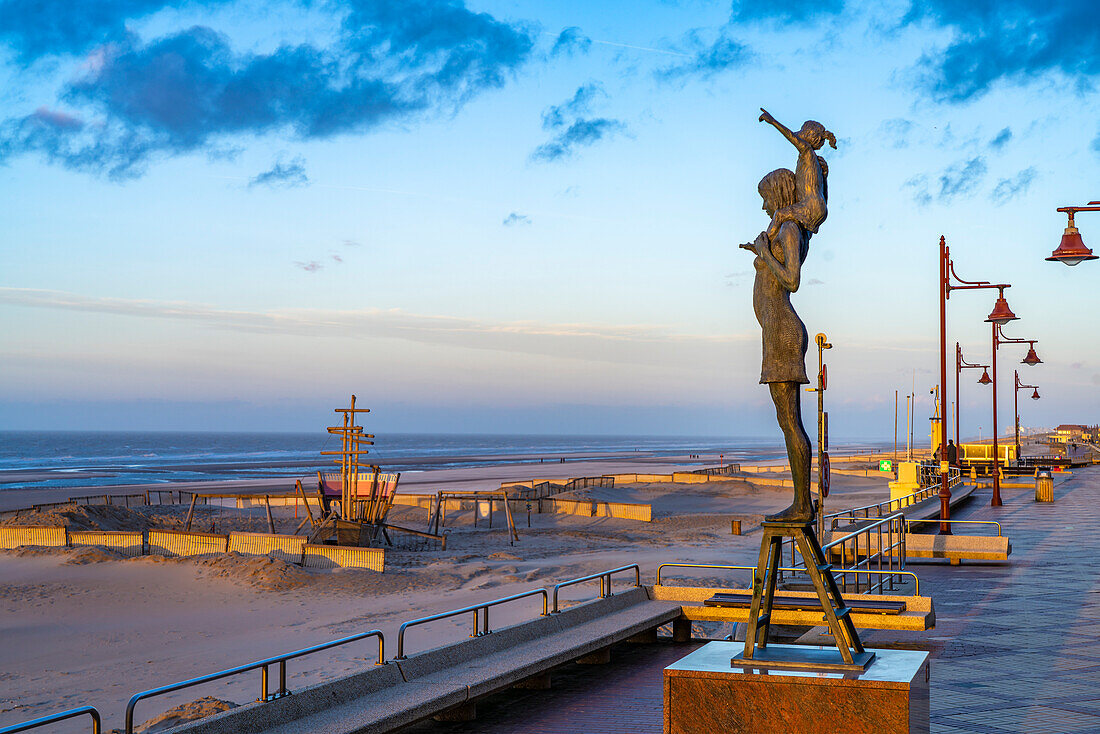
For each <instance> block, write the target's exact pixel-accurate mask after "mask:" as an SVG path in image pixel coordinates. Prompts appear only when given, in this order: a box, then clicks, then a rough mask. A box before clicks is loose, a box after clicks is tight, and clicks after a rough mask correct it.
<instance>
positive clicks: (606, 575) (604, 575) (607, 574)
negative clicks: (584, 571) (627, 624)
mask: <svg viewBox="0 0 1100 734" xmlns="http://www.w3.org/2000/svg"><path fill="white" fill-rule="evenodd" d="M630 569H634V586H635V588H637V587H639V586H641V585H642V571H641V569H640V568H638V564H637V563H632V564H630V565H629V566H619V567H618V568H612V569H610V570H608V571H601V572H600V573H593V574H590V575H588V576H581V577H580V578H579V579H570V580H569V581H562V582H561V583H560V584H557V585H556V586H555V587H554V610H553V613H554V614H557V613H558V611H559V610H558V590H559V589H564V588H565V587H566V586H575V585H576V584H581V583H584V582H585V581H595V580H596V579H599V580H600V597H599V598H601V599H604V598H606V597H609V596H611V595H612V593H611V574H613V573H619V572H621V571H629V570H630ZM604 579H606V580H607V584H606V586H605V585H604ZM605 589H606V591H605Z"/></svg>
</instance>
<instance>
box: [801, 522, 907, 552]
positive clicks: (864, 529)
mask: <svg viewBox="0 0 1100 734" xmlns="http://www.w3.org/2000/svg"><path fill="white" fill-rule="evenodd" d="M868 519H870V518H868ZM891 520H905V515H903V514H902V513H900V512H895V513H894V514H893V515H887V516H886V517H879V518H876V519H875V521H874V522H872V523H870V524H869V525H867V526H865V527H862V528H860V529H859V530H855V531H853V532H851V533H848V534H847V535H842V536H841V537H839V538H837V539H836V540H833V541H830V542H828V543H826V544H825V545H823V546H821V552H822V553H828V552H829V549H830V548H832V547H833V546H836V545H842V544H843V543H844V541H846V540H849V539H851V538H854V537H856V536H857V535H863V534H864V533H866V532H867V531H868V530H870V529H871V528H873V527H877V526H879V525H882V524H883V523H886V522H889V521H891Z"/></svg>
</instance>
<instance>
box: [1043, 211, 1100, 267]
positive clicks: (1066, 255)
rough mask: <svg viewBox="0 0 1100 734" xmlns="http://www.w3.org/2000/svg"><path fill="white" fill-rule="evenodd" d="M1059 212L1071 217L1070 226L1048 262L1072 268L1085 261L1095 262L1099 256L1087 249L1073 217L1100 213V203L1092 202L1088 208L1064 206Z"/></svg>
mask: <svg viewBox="0 0 1100 734" xmlns="http://www.w3.org/2000/svg"><path fill="white" fill-rule="evenodd" d="M1058 211H1060V212H1065V213H1066V214H1068V215H1069V224H1068V225H1067V226H1066V231H1065V232H1064V233H1062V241H1061V242H1060V243H1059V244H1058V249H1056V250H1055V251H1054V252H1052V253H1050V257H1048V258H1047V260H1049V261H1050V262H1062V263H1065V264H1066V265H1070V266H1072V265H1076V264H1077V263H1080V262H1084V261H1085V260H1095V259H1096V258H1097V256H1096V255H1093V254H1092V250H1090V249H1089V248H1087V247H1085V243H1084V241H1083V240H1082V239H1081V233H1080V232H1079V231H1078V230H1077V225H1076V224H1075V223H1074V221H1073V215H1074V214H1076V213H1077V212H1100V201H1090V202H1089V203H1088V206H1063V207H1059V208H1058Z"/></svg>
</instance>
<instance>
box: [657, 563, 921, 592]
mask: <svg viewBox="0 0 1100 734" xmlns="http://www.w3.org/2000/svg"><path fill="white" fill-rule="evenodd" d="M665 568H714V569H719V570H731V571H749V572H750V583H751V584H752V585H753V586H755V585H756V566H720V565H714V564H709V563H662V564H661V565H660V566H657V585H658V586H660V585H661V570H662V569H665ZM779 570H780V571H786V572H788V573H794V572H797V571H803V569H801V568H789V567H782V568H780V569H779ZM832 572H833V573H834V574H848V573H861V574H865V573H870V574H878V575H887V574H889V575H895V576H909V577H911V578H912V579H913V596H920V579H919V578H917V575H916V574H915V573H913V572H912V571H898V570H896V569H895V570H892V571H891V570H886V571H876V570H874V569H854V568H834V569H832Z"/></svg>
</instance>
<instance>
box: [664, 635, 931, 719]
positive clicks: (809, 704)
mask: <svg viewBox="0 0 1100 734" xmlns="http://www.w3.org/2000/svg"><path fill="white" fill-rule="evenodd" d="M798 647H799V646H795V645H769V646H768V649H769V650H771V649H773V648H784V649H789V648H795V649H797V648H798ZM805 647H809V646H805ZM816 649H828V648H816ZM833 649H834V650H835V648H833ZM743 651H744V646H743V645H742V644H740V643H736V642H710V643H707V644H706V645H704V646H703V647H701V648H699V649H698V650H696V651H695V652H693V653H691V654H690V655H688V656H687V657H685V658H683V659H682V660H680V661H679V662H677V663H675V664H673V665H670V666H669V667H667V668H665V680H664V688H665V691H664V693H665V734H717V733H718V732H757V733H760V734H763V733H764V732H799V734H803V733H805V734H810V733H811V732H821V733H822V734H833V733H835V732H846V733H850V734H859V733H861V732H867V733H868V734H871V733H872V732H873V733H874V734H901V733H903V732H927V731H928V727H929V719H928V714H929V711H928V653H926V652H920V651H912V650H878V649H876V650H874V653H875V659H874V661H873V662H872V663H871V664H870V666H868V668H867V670H865V671H863V672H854V671H844V672H832V671H821V670H816V671H811V670H789V669H771V670H769V669H767V668H763V667H761V668H756V667H745V666H743V665H740V664H739V665H733V664H731V662H730V661H731V659H732V658H733V657H734V656H735V655H737V654H738V653H741V652H743ZM838 655H839V653H838Z"/></svg>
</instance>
